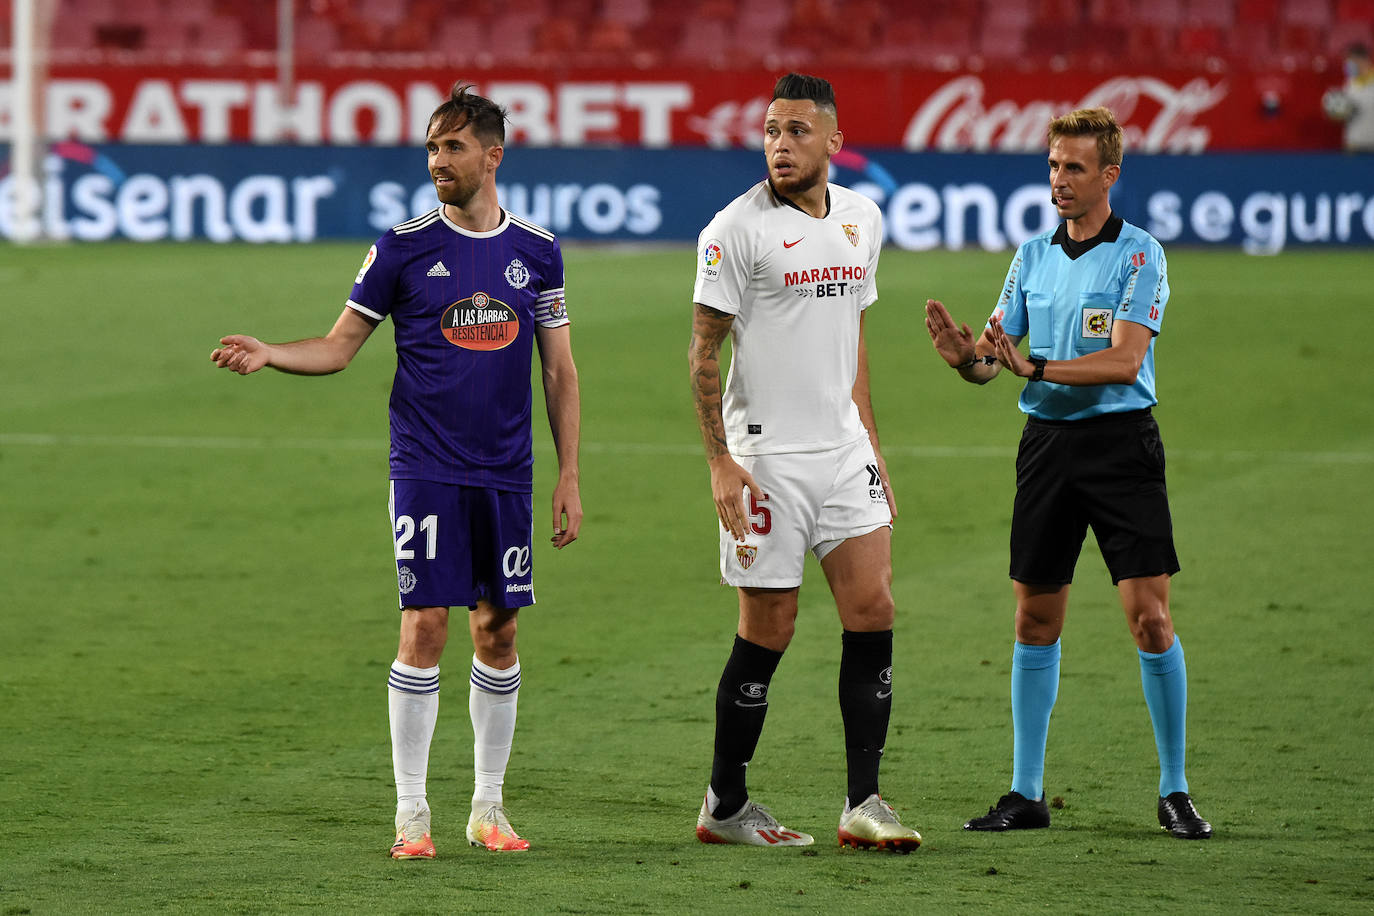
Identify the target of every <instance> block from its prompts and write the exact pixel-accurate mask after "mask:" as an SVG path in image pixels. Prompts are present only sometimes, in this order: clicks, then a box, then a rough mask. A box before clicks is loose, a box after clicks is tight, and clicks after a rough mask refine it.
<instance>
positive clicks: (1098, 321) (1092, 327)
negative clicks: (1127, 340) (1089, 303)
mask: <svg viewBox="0 0 1374 916" xmlns="http://www.w3.org/2000/svg"><path fill="white" fill-rule="evenodd" d="M1083 336H1084V337H1093V338H1103V337H1111V336H1112V310H1111V309H1084V310H1083Z"/></svg>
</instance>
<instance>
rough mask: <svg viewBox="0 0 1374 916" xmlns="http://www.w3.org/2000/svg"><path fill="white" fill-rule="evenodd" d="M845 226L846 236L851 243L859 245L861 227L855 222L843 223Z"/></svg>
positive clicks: (855, 245)
mask: <svg viewBox="0 0 1374 916" xmlns="http://www.w3.org/2000/svg"><path fill="white" fill-rule="evenodd" d="M841 225H843V226H844V237H845V238H847V239H849V244H851V245H853V246H854V247H855V248H858V247H859V227H858V226H856V225H855V224H853V223H842V224H841Z"/></svg>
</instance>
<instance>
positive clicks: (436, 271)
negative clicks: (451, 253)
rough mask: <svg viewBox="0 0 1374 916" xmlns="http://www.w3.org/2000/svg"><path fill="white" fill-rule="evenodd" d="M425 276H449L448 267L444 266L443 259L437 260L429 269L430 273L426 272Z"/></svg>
mask: <svg viewBox="0 0 1374 916" xmlns="http://www.w3.org/2000/svg"><path fill="white" fill-rule="evenodd" d="M425 276H427V277H447V276H449V272H448V268H447V267H445V266H444V262H443V261H435V262H434V266H433V267H431V268H430V269H429V273H427V274H425Z"/></svg>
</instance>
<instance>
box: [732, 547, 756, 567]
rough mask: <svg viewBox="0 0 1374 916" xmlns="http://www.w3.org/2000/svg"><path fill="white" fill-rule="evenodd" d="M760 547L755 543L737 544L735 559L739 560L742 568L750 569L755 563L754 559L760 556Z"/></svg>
mask: <svg viewBox="0 0 1374 916" xmlns="http://www.w3.org/2000/svg"><path fill="white" fill-rule="evenodd" d="M758 555H759V549H758V548H757V547H755V546H754V545H753V544H736V545H735V559H736V560H738V561H739V565H740V569H748V568H749V567H751V566H753V565H754V559H755V558H756V557H758Z"/></svg>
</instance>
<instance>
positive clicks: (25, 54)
mask: <svg viewBox="0 0 1374 916" xmlns="http://www.w3.org/2000/svg"><path fill="white" fill-rule="evenodd" d="M43 2H46V0H14V9H13V22H12V29H11V34H12V36H13V44H12V48H13V50H12V52H11V58H10V69H11V74H12V76H11V80H10V182H9V187H10V226H11V229H10V235H11V238H13V240H14V241H15V242H16V243H18V244H21V245H22V244H27V243H29V242H33V241H36V240H38V239H39V238H41V237H42V234H43V228H42V223H41V221H40V220H39V218H38V215H39V213H40V211H41V207H42V193H43V192H42V186H43V185H42V182H41V181H40V180H39V174H38V167H39V162H38V143H39V139H40V138H39V127H38V120H39V119H38V98H39V89H40V87H41V84H42V80H41V79H40V77H39V72H40V70H39V62H38V54H37V53H36V52H37V48H36V39H37V29H36V28H35V25H36V23H37V19H38V14H39V9H38V6H39V4H40V3H43Z"/></svg>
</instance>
